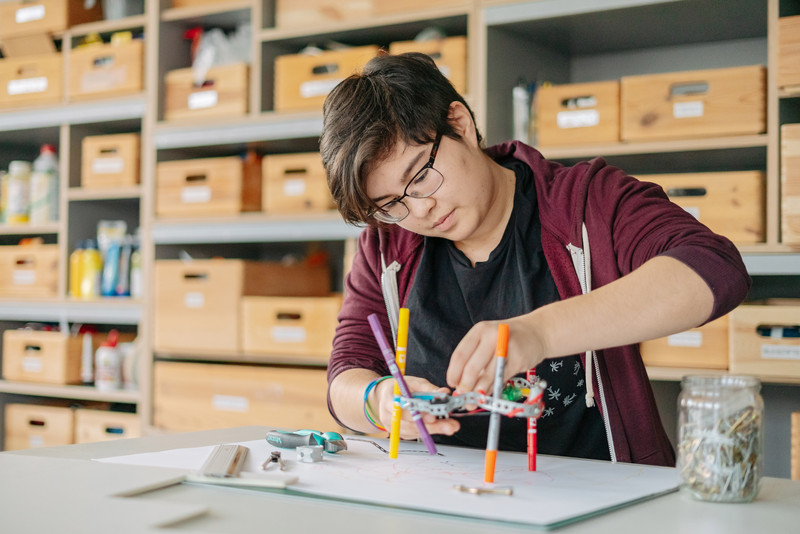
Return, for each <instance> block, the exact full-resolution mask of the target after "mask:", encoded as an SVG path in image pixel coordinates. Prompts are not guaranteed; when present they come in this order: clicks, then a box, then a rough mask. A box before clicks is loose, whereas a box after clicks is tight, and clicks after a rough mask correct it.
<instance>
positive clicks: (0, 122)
mask: <svg viewBox="0 0 800 534" xmlns="http://www.w3.org/2000/svg"><path fill="white" fill-rule="evenodd" d="M144 111H145V96H144V95H137V96H133V97H117V98H109V99H102V100H93V101H87V102H74V103H70V104H64V105H60V106H46V107H37V108H27V109H20V110H15V111H2V112H0V132H17V131H19V130H30V129H33V128H46V127H57V126H61V125H62V124H86V123H92V122H110V121H117V120H125V119H141V118H142V117H143V116H144Z"/></svg>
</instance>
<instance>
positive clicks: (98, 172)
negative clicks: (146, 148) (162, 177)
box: [81, 133, 141, 189]
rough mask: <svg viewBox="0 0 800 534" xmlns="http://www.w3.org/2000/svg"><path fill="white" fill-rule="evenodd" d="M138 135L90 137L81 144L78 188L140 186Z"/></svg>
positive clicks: (85, 138)
mask: <svg viewBox="0 0 800 534" xmlns="http://www.w3.org/2000/svg"><path fill="white" fill-rule="evenodd" d="M140 154H141V151H140V138H139V134H138V133H125V134H113V135H92V136H87V137H84V138H83V141H82V142H81V187H85V188H88V189H93V188H106V187H126V186H133V185H136V184H138V183H139V169H140Z"/></svg>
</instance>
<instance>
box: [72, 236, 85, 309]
mask: <svg viewBox="0 0 800 534" xmlns="http://www.w3.org/2000/svg"><path fill="white" fill-rule="evenodd" d="M82 266H83V241H79V242H78V244H77V245H76V246H75V250H74V251H72V254H70V255H69V296H70V297H72V298H74V299H77V298H80V297H81V278H82V276H81V275H82Z"/></svg>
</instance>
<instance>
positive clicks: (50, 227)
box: [0, 223, 61, 236]
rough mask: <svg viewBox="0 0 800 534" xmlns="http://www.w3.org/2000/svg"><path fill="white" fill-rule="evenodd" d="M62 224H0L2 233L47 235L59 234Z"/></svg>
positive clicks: (0, 233)
mask: <svg viewBox="0 0 800 534" xmlns="http://www.w3.org/2000/svg"><path fill="white" fill-rule="evenodd" d="M60 229H61V228H60V226H59V224H58V223H52V224H36V225H33V224H18V225H8V224H0V235H8V236H13V235H24V236H30V235H47V234H57V233H58V232H59V231H60Z"/></svg>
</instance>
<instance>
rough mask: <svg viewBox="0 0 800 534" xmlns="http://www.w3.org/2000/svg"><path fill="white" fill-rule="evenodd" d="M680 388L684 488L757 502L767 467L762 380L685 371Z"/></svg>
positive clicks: (701, 496)
mask: <svg viewBox="0 0 800 534" xmlns="http://www.w3.org/2000/svg"><path fill="white" fill-rule="evenodd" d="M681 388H682V389H681V394H680V396H679V397H678V405H679V412H680V413H679V416H678V461H677V467H678V473H679V476H680V480H681V490H682V491H683V492H684V493H687V494H688V495H691V496H692V497H694V498H695V499H698V500H701V501H713V502H749V501H752V500H753V499H755V498H756V495H758V489H759V483H760V481H761V475H762V472H763V455H762V450H763V443H764V430H763V418H764V417H763V416H764V401H763V400H762V398H761V393H760V390H761V382H759V380H758V379H757V378H755V377H751V376H685V377H684V378H683V381H682V382H681Z"/></svg>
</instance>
